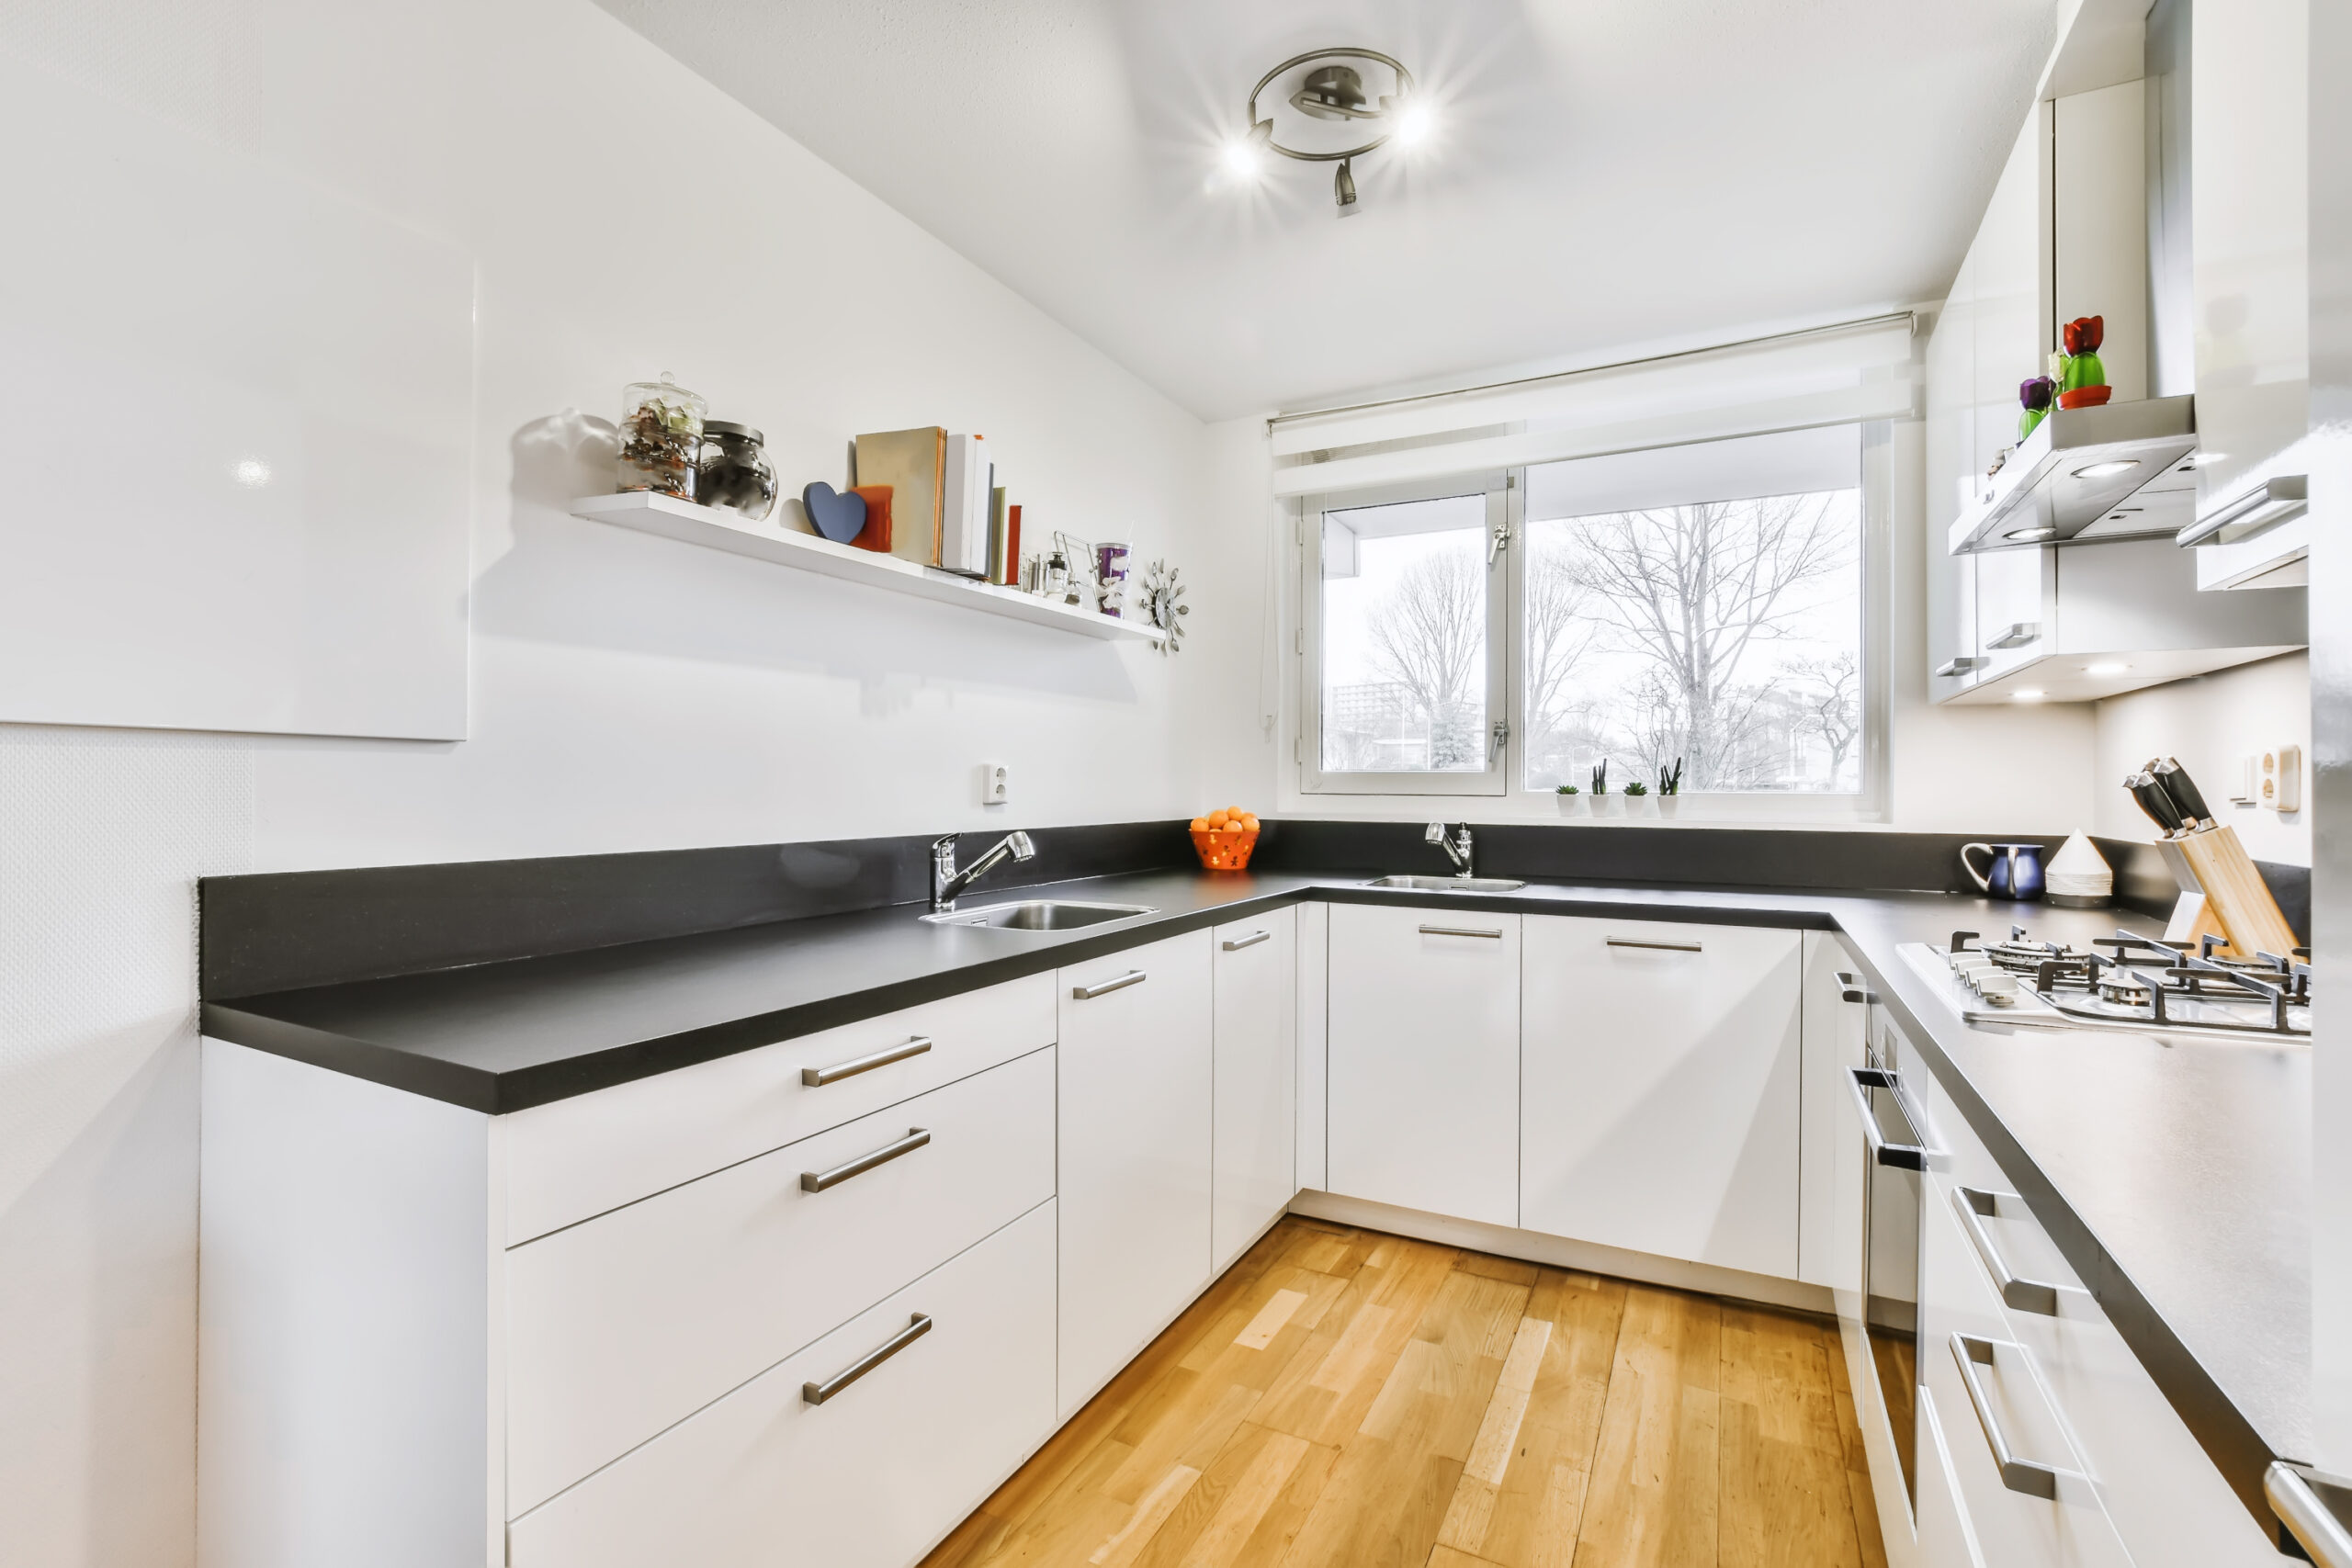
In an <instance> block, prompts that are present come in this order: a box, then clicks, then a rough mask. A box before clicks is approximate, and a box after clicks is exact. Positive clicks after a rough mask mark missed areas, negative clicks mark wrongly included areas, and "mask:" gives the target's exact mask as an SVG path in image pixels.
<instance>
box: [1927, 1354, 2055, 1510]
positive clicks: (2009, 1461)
mask: <svg viewBox="0 0 2352 1568" xmlns="http://www.w3.org/2000/svg"><path fill="white" fill-rule="evenodd" d="M1996 1349H2002V1350H2009V1351H2013V1352H2015V1353H2016V1354H2018V1355H2020V1356H2022V1355H2024V1354H2025V1347H2024V1346H2022V1345H2013V1344H2010V1343H2009V1342H2008V1341H2007V1340H2000V1339H1985V1338H1982V1337H1978V1336H1976V1335H1973V1334H1960V1333H1955V1334H1953V1335H1952V1337H1951V1359H1953V1360H1954V1361H1956V1362H1958V1363H1959V1365H1960V1382H1961V1386H1962V1387H1963V1388H1965V1389H1967V1390H1968V1403H1969V1404H1973V1405H1974V1406H1975V1407H1976V1424H1977V1425H1978V1426H1979V1427H1983V1428H1985V1446H1986V1447H1988V1448H1990V1449H1991V1450H1993V1466H1994V1468H1995V1469H1996V1470H1998V1471H1999V1472H2001V1484H2002V1485H2004V1486H2006V1487H2007V1488H2008V1489H2009V1490H2010V1491H2012V1492H2022V1493H2024V1494H2025V1495H2027V1496H2029V1497H2042V1498H2047V1499H2048V1500H2050V1501H2051V1502H2053V1503H2054V1502H2056V1501H2057V1500H2058V1472H2056V1471H2055V1470H2052V1468H2051V1467H2050V1466H2048V1465H2046V1464H2038V1463H2036V1462H2035V1461H2032V1460H2030V1459H2019V1458H2018V1456H2017V1455H2016V1454H2015V1453H2013V1452H2012V1451H2010V1449H2009V1439H2008V1438H2007V1437H2006V1436H2004V1435H2003V1434H2002V1431H2001V1424H2000V1423H1999V1422H1998V1421H1996V1420H1995V1419H1994V1418H1993V1402H1992V1401H1991V1400H1989V1399H1987V1398H1986V1397H1985V1383H1984V1381H1983V1380H1982V1379H1980V1378H1979V1377H1977V1375H1976V1369H1977V1367H1978V1366H1979V1365H1983V1366H1987V1367H1989V1366H1991V1365H1992V1364H1993V1352H1994V1351H1995V1350H1996Z"/></svg>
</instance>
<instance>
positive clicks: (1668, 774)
mask: <svg viewBox="0 0 2352 1568" xmlns="http://www.w3.org/2000/svg"><path fill="white" fill-rule="evenodd" d="M1681 809H1682V759H1681V758H1679V757H1677V758H1676V759H1674V766H1672V767H1670V768H1669V767H1666V766H1663V765H1661V766H1660V767H1659V768H1658V771H1657V814H1658V815H1659V816H1660V817H1671V816H1673V815H1674V814H1675V813H1676V812H1678V811H1679V810H1681Z"/></svg>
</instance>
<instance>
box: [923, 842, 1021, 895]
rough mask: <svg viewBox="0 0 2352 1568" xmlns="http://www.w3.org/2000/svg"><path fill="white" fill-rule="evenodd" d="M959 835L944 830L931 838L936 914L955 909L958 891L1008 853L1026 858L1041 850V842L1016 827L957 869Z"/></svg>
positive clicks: (982, 874) (995, 864)
mask: <svg viewBox="0 0 2352 1568" xmlns="http://www.w3.org/2000/svg"><path fill="white" fill-rule="evenodd" d="M1036 852H1037V846H1036V845H1035V844H1033V843H1031V842H1030V841H1029V835H1028V834H1026V833H1023V832H1019V831H1014V832H1011V833H1007V834H1006V835H1005V836H1004V837H1003V838H1001V839H999V840H997V841H996V845H995V847H994V848H992V849H990V850H989V852H988V853H986V854H984V855H982V856H981V857H980V858H979V859H978V860H976V861H974V862H973V863H971V864H969V865H967V866H966V867H965V868H964V869H963V870H961V871H957V870H956V835H955V834H953V833H944V834H942V835H940V836H939V837H938V838H936V839H933V840H932V841H931V912H932V913H933V914H934V915H944V914H945V913H946V912H947V911H948V910H950V909H953V908H955V907H956V895H957V894H958V893H961V892H962V891H964V889H966V888H967V887H969V886H971V885H972V884H973V883H975V882H978V880H979V879H980V878H981V877H983V876H986V875H987V874H989V872H991V871H994V870H995V869H996V868H997V865H998V863H1000V862H1001V861H1002V860H1003V859H1004V857H1005V856H1007V855H1011V856H1012V858H1013V859H1014V860H1016V861H1024V860H1027V859H1028V858H1029V857H1030V856H1031V855H1034V854H1035V853H1036Z"/></svg>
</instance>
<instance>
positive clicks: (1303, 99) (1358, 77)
mask: <svg viewBox="0 0 2352 1568" xmlns="http://www.w3.org/2000/svg"><path fill="white" fill-rule="evenodd" d="M1364 64H1371V65H1375V66H1379V67H1382V68H1383V69H1385V70H1386V71H1387V72H1388V73H1390V74H1391V76H1392V77H1393V78H1394V79H1395V90H1394V91H1392V92H1387V93H1383V94H1381V95H1380V96H1378V97H1376V98H1375V97H1374V96H1372V95H1371V94H1370V93H1369V92H1367V91H1366V90H1365V88H1364V85H1363V71H1362V70H1360V69H1359V67H1360V66H1362V65H1364ZM1302 65H1307V66H1312V67H1313V68H1314V69H1312V70H1310V71H1308V72H1307V73H1306V77H1305V78H1304V79H1303V80H1302V81H1301V82H1300V83H1299V85H1298V86H1297V87H1296V88H1295V90H1294V91H1293V92H1292V93H1291V95H1290V97H1289V99H1288V102H1289V105H1290V107H1292V108H1294V109H1296V110H1297V111H1298V112H1299V113H1300V114H1303V115H1305V116H1306V117H1308V118H1311V119H1320V120H1330V121H1334V122H1337V123H1340V124H1355V123H1358V122H1363V123H1365V124H1366V125H1367V126H1368V128H1369V129H1371V130H1374V131H1375V132H1376V134H1374V136H1372V137H1371V139H1370V140H1368V141H1362V142H1359V143H1357V144H1356V145H1354V146H1352V147H1337V148H1332V149H1329V150H1328V151H1315V150H1312V149H1309V148H1305V147H1287V146H1284V145H1283V143H1282V142H1281V141H1277V140H1276V139H1275V136H1274V122H1273V120H1272V118H1268V117H1266V116H1262V115H1261V114H1260V113H1259V110H1258V100H1259V98H1260V97H1261V96H1263V95H1264V93H1265V91H1266V89H1267V88H1268V87H1269V86H1271V85H1273V83H1274V82H1275V81H1276V79H1278V78H1280V77H1281V76H1283V75H1284V74H1286V73H1289V72H1292V71H1295V70H1297V69H1298V68H1299V67H1300V66H1302ZM1246 123H1247V125H1248V127H1249V130H1247V131H1246V132H1245V133H1244V134H1243V136H1242V138H1241V139H1240V140H1239V141H1233V142H1228V143H1227V146H1226V153H1225V156H1226V162H1227V165H1228V166H1229V167H1231V168H1233V169H1234V170H1235V171H1236V172H1237V173H1240V172H1244V168H1245V165H1244V163H1243V160H1244V159H1247V160H1248V162H1247V169H1248V170H1249V171H1254V170H1255V168H1256V167H1257V161H1258V155H1259V154H1260V152H1279V153H1280V154H1282V155H1283V157H1285V158H1295V159H1297V160H1298V161H1299V162H1301V163H1303V164H1339V165H1340V167H1339V171H1338V173H1337V174H1335V175H1333V176H1332V180H1331V199H1332V201H1333V202H1334V203H1335V204H1337V206H1338V207H1339V209H1340V217H1342V218H1345V217H1347V216H1349V215H1350V214H1351V213H1352V212H1354V211H1356V210H1357V207H1356V176H1355V161H1356V160H1357V159H1358V158H1361V157H1362V156H1363V155H1364V154H1365V153H1366V152H1372V151H1373V150H1374V148H1377V147H1380V146H1383V145H1384V144H1385V143H1386V142H1387V141H1388V140H1389V139H1390V138H1391V137H1395V138H1396V139H1397V140H1398V141H1401V142H1404V143H1405V144H1406V145H1408V146H1409V145H1411V144H1413V143H1414V142H1417V141H1422V140H1424V139H1425V138H1426V137H1427V136H1428V135H1429V132H1430V126H1431V123H1432V119H1431V116H1430V111H1429V108H1428V106H1426V105H1424V104H1421V103H1419V102H1418V101H1417V100H1416V99H1415V98H1414V96H1413V73H1411V72H1409V71H1408V70H1406V69H1405V68H1404V66H1402V65H1400V64H1398V63H1397V62H1396V61H1395V60H1392V59H1390V58H1389V57H1388V56H1387V55H1385V54H1383V53H1381V52H1380V51H1377V50H1372V49H1316V50H1309V51H1307V52H1306V53H1305V54H1299V55H1293V56H1292V57H1291V58H1290V59H1288V60H1285V61H1283V62H1282V63H1281V64H1280V65H1277V66H1275V67H1274V68H1273V69H1272V71H1269V72H1267V73H1265V74H1264V75H1263V76H1261V77H1260V78H1258V85H1256V86H1254V87H1252V88H1250V104H1249V119H1248V120H1247V122H1246Z"/></svg>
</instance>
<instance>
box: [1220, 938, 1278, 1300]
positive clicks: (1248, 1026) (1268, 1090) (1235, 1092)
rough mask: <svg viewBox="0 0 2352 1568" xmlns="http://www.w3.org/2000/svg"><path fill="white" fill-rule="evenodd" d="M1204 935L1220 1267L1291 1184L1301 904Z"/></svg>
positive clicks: (1273, 1211) (1271, 1213)
mask: <svg viewBox="0 0 2352 1568" xmlns="http://www.w3.org/2000/svg"><path fill="white" fill-rule="evenodd" d="M1209 934H1210V936H1211V937H1212V938H1213V939H1214V940H1215V942H1216V947H1215V949H1214V950H1213V952H1212V953H1211V954H1210V959H1211V963H1212V964H1213V965H1214V971H1213V972H1214V975H1215V977H1216V1111H1215V1117H1214V1120H1215V1126H1216V1137H1215V1144H1214V1152H1213V1154H1212V1156H1211V1159H1210V1180H1211V1183H1212V1187H1213V1190H1214V1191H1215V1194H1216V1209H1215V1216H1214V1219H1213V1220H1212V1223H1211V1231H1212V1253H1213V1256H1214V1257H1215V1259H1216V1267H1217V1268H1218V1269H1224V1268H1225V1267H1226V1266H1227V1264H1229V1263H1231V1262H1232V1261H1233V1260H1234V1259H1235V1258H1238V1257H1239V1256H1240V1255H1241V1251H1242V1248H1244V1247H1248V1246H1249V1245H1250V1243H1251V1242H1252V1241H1254V1240H1256V1239H1257V1237H1258V1235H1259V1233H1260V1232H1261V1231H1263V1230H1264V1229H1265V1228H1266V1227H1267V1226H1268V1225H1270V1224H1273V1222H1274V1217H1275V1216H1276V1215H1278V1214H1280V1213H1282V1212H1283V1209H1284V1208H1285V1207H1287V1206H1288V1204H1289V1203H1290V1201H1291V1198H1292V1196H1293V1194H1295V1193H1296V1192H1297V1190H1298V1185H1299V1184H1298V1169H1297V1141H1298V1111H1297V1105H1296V1099H1297V1093H1298V1061H1297V1057H1298V1050H1297V1046H1298V999H1297V997H1296V996H1295V991H1296V989H1297V984H1298V909H1297V908H1296V906H1295V905H1294V906H1292V907H1290V908H1282V909H1276V910H1275V911H1273V913H1272V914H1270V915H1265V916H1261V917H1260V918H1258V919H1248V920H1237V921H1235V922H1234V923H1233V924H1231V925H1224V926H1219V927H1217V928H1216V930H1215V931H1212V932H1210V933H1209Z"/></svg>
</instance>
